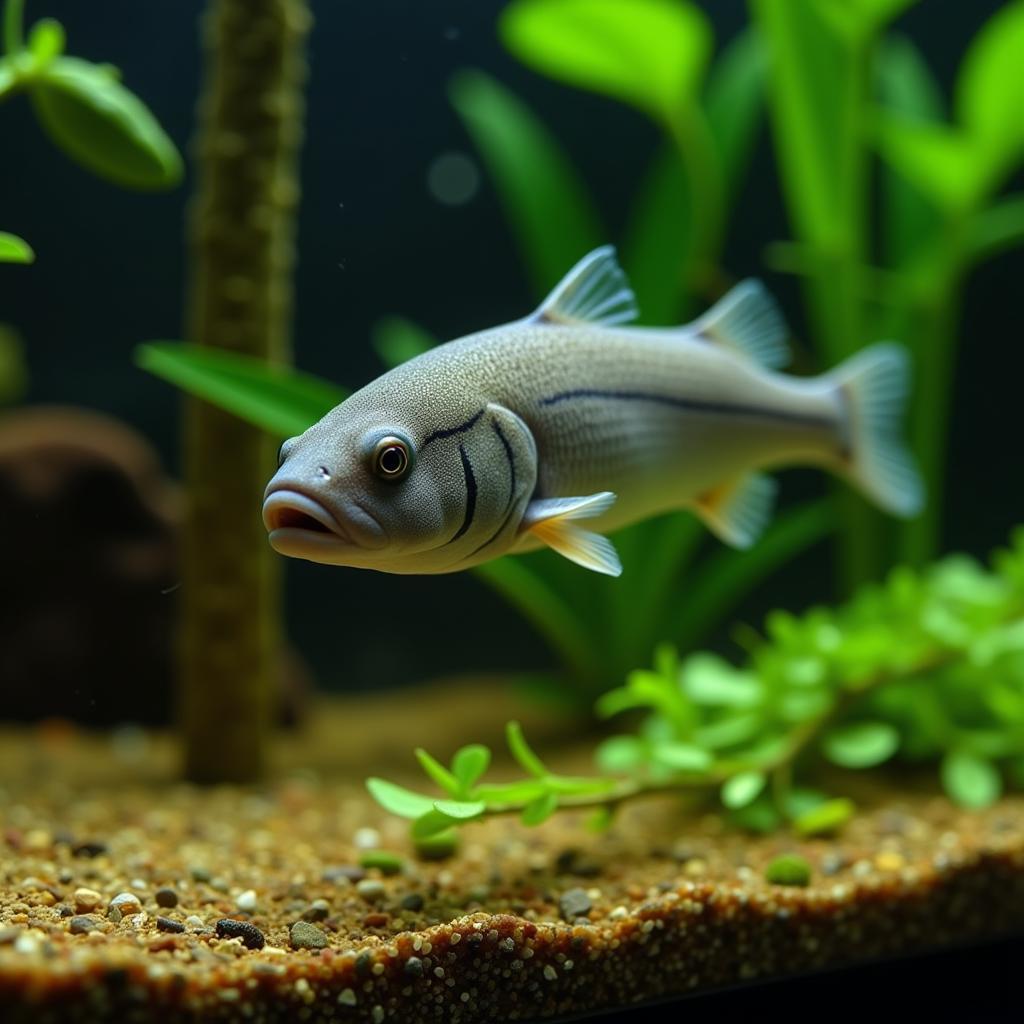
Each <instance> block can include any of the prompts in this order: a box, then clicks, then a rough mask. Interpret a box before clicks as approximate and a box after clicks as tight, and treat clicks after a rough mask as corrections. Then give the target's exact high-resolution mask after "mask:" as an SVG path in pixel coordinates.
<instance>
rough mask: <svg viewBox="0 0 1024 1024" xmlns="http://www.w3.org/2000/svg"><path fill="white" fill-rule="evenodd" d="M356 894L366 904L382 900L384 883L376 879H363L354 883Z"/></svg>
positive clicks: (384, 891)
mask: <svg viewBox="0 0 1024 1024" xmlns="http://www.w3.org/2000/svg"><path fill="white" fill-rule="evenodd" d="M356 892H358V893H359V895H360V896H362V897H363V899H364V900H366V901H367V902H371V903H372V902H373V901H374V900H379V899H383V898H384V894H385V893H386V892H387V890H386V889H385V888H384V883H383V882H381V881H379V880H378V879H376V878H364V879H363V880H362V881H360V882H356Z"/></svg>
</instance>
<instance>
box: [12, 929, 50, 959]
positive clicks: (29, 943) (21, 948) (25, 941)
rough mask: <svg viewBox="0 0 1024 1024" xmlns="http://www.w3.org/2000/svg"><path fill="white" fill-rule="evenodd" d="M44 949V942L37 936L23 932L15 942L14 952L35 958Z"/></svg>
mask: <svg viewBox="0 0 1024 1024" xmlns="http://www.w3.org/2000/svg"><path fill="white" fill-rule="evenodd" d="M42 948H43V944H42V942H40V940H39V936H38V935H37V934H33V933H32V932H25V931H23V932H22V933H21V935H19V936H18V937H17V938H16V939H15V940H14V952H15V953H20V954H21V955H22V956H35V955H36V954H37V953H38V952H39V951H40V949H42Z"/></svg>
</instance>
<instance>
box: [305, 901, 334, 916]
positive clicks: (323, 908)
mask: <svg viewBox="0 0 1024 1024" xmlns="http://www.w3.org/2000/svg"><path fill="white" fill-rule="evenodd" d="M330 915H331V905H330V903H328V902H327V900H324V899H319V900H313V902H312V903H310V905H309V906H308V907H307V908H306V911H305V912H304V913H303V915H302V919H303V921H326V920H327V918H328V917H330Z"/></svg>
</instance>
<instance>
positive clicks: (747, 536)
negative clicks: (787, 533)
mask: <svg viewBox="0 0 1024 1024" xmlns="http://www.w3.org/2000/svg"><path fill="white" fill-rule="evenodd" d="M775 491H776V484H775V481H774V480H773V479H772V478H771V477H770V476H765V475H764V474H763V473H750V474H748V475H747V476H741V477H739V478H738V479H736V480H730V481H729V482H728V483H725V484H723V485H722V486H720V487H716V488H715V489H714V490H711V491H708V492H707V493H705V494H703V495H701V496H700V497H699V498H698V499H697V500H696V502H695V503H694V504H695V508H696V512H697V515H699V516H700V517H701V519H702V520H703V521H704V525H705V526H707V528H708V529H709V530H711V532H712V533H714V534H715V535H716V536H717V537H719V538H720V539H721V540H723V541H725V543H726V544H731V545H732V546H733V547H736V548H749V547H750V546H751V545H752V544H753V543H754V541H756V540H757V538H758V537H759V536H760V535H761V532H762V531H763V530H764V528H765V527H766V526H767V525H768V520H769V519H770V518H771V514H772V506H773V505H774V504H775Z"/></svg>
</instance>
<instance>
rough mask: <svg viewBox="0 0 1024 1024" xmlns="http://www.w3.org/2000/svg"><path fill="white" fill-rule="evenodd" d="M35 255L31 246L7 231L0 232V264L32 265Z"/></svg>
mask: <svg viewBox="0 0 1024 1024" xmlns="http://www.w3.org/2000/svg"><path fill="white" fill-rule="evenodd" d="M35 258H36V254H35V253H34V252H33V251H32V246H30V245H29V244H28V242H26V241H25V239H24V238H19V237H18V236H17V235H12V234H10V233H9V232H7V231H0V263H34V262H35Z"/></svg>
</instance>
